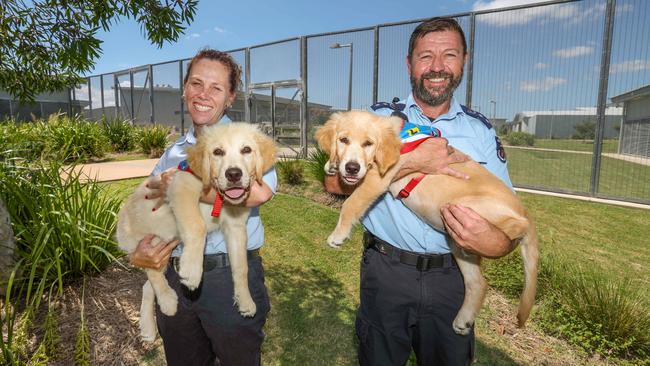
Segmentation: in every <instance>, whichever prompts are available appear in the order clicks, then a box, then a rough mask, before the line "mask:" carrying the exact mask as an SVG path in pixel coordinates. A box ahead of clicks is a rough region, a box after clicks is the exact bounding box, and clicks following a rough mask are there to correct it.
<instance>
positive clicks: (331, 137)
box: [314, 113, 342, 160]
mask: <svg viewBox="0 0 650 366" xmlns="http://www.w3.org/2000/svg"><path fill="white" fill-rule="evenodd" d="M341 117H342V115H341V114H340V113H334V114H332V115H331V116H330V119H329V120H328V121H327V122H325V124H324V125H322V126H321V127H319V128H318V130H316V134H314V137H315V138H316V142H318V146H320V148H321V149H322V150H323V151H324V152H325V153H326V154H327V155H329V157H330V160H332V158H334V157H335V155H336V129H337V128H338V125H339V121H340V119H341Z"/></svg>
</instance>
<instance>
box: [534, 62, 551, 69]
mask: <svg viewBox="0 0 650 366" xmlns="http://www.w3.org/2000/svg"><path fill="white" fill-rule="evenodd" d="M535 69H536V70H543V69H548V64H545V63H543V62H538V63H536V64H535Z"/></svg>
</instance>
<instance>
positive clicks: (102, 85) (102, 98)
mask: <svg viewBox="0 0 650 366" xmlns="http://www.w3.org/2000/svg"><path fill="white" fill-rule="evenodd" d="M99 95H100V98H101V100H102V117H105V116H106V111H105V110H104V108H105V105H104V75H100V76H99Z"/></svg>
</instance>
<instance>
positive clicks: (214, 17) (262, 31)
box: [89, 0, 539, 75]
mask: <svg viewBox="0 0 650 366" xmlns="http://www.w3.org/2000/svg"><path fill="white" fill-rule="evenodd" d="M535 2H539V0H534V1H531V0H497V1H485V0H483V1H474V0H445V1H432V0H407V1H398V0H357V1H355V0H328V1H313V0H270V1H266V0H255V1H251V0H239V1H219V0H200V1H199V5H198V10H197V13H196V16H195V19H194V22H193V23H192V24H191V25H190V26H189V28H188V29H187V31H186V32H185V35H184V36H182V38H181V39H180V40H179V41H178V42H177V43H174V44H166V45H165V46H163V47H162V48H161V49H158V48H157V47H155V46H152V45H150V44H149V42H148V41H147V40H146V38H145V37H144V36H143V35H142V32H141V31H140V28H139V26H138V25H137V23H136V22H135V21H132V20H128V19H122V20H121V21H120V22H119V23H116V24H115V25H114V26H113V27H112V28H111V30H110V32H101V33H100V34H99V38H100V39H101V40H103V43H102V50H103V54H102V55H101V57H100V58H99V60H98V62H97V63H96V65H95V69H94V70H93V71H92V72H91V73H89V75H97V74H102V73H107V72H113V71H117V70H122V69H126V68H130V67H135V66H139V65H145V64H149V63H157V62H162V61H169V60H174V59H181V58H188V57H191V56H192V55H193V54H194V53H196V50H198V49H199V48H201V47H204V46H210V47H213V48H216V49H220V50H231V49H236V48H240V47H247V46H253V45H257V44H262V43H267V42H272V41H276V40H281V39H286V38H291V37H297V36H302V35H309V34H315V33H324V32H331V31H338V30H345V29H351V28H360V27H367V26H374V25H376V24H383V23H392V22H399V21H404V20H412V19H421V18H426V17H432V16H437V15H448V14H456V13H463V12H468V11H471V10H473V9H474V8H478V9H483V8H486V7H504V6H511V5H517V4H528V3H535Z"/></svg>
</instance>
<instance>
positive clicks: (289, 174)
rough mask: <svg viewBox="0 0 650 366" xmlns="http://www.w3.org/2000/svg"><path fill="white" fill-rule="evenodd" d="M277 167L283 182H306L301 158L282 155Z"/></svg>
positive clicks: (298, 183) (292, 183) (295, 183)
mask: <svg viewBox="0 0 650 366" xmlns="http://www.w3.org/2000/svg"><path fill="white" fill-rule="evenodd" d="M275 167H276V169H277V171H278V175H279V177H280V181H281V182H283V183H287V184H289V185H292V186H297V185H301V184H303V183H304V182H305V176H304V171H305V168H304V166H303V164H302V162H301V161H300V160H298V159H290V158H287V157H282V158H281V159H280V161H278V163H277V164H276V165H275Z"/></svg>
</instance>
